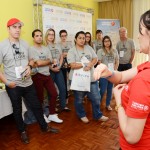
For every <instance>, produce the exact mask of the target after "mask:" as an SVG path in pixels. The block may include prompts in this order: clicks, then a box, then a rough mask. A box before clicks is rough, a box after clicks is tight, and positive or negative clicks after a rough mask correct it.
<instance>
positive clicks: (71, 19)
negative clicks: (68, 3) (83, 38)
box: [42, 4, 92, 42]
mask: <svg viewBox="0 0 150 150" xmlns="http://www.w3.org/2000/svg"><path fill="white" fill-rule="evenodd" d="M42 21H43V33H44V34H45V32H46V31H47V29H49V28H53V29H54V30H55V32H56V42H58V41H59V40H60V38H59V31H60V30H62V29H65V30H67V32H68V41H72V42H73V41H74V36H75V34H76V33H77V32H78V31H84V32H87V31H88V32H90V33H92V14H90V13H86V12H82V11H77V10H72V9H68V8H62V7H57V6H51V5H46V4H43V5H42Z"/></svg>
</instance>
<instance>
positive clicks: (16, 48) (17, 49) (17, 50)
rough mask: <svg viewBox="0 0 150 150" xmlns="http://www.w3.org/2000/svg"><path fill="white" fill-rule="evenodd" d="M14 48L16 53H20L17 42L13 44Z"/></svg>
mask: <svg viewBox="0 0 150 150" xmlns="http://www.w3.org/2000/svg"><path fill="white" fill-rule="evenodd" d="M12 48H13V49H15V53H16V54H19V53H20V52H19V48H18V47H17V46H16V44H13V45H12Z"/></svg>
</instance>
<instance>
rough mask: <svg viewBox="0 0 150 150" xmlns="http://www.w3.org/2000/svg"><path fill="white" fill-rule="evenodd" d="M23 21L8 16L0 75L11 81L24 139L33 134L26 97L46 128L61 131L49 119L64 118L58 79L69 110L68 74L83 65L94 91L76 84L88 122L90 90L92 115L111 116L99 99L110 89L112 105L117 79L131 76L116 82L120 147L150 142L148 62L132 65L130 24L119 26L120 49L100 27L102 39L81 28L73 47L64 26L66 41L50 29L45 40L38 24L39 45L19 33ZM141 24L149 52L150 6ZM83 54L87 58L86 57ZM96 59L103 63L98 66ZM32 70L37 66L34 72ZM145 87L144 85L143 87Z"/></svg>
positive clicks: (97, 117)
mask: <svg viewBox="0 0 150 150" xmlns="http://www.w3.org/2000/svg"><path fill="white" fill-rule="evenodd" d="M23 25H24V24H23V23H22V22H21V21H20V20H18V19H16V18H12V19H10V20H9V21H8V22H7V28H8V33H9V37H8V39H6V40H4V41H2V42H1V43H0V64H3V65H4V74H3V73H0V79H1V80H2V82H4V83H5V85H6V91H7V93H8V96H9V97H10V100H11V102H12V106H13V113H14V118H15V121H16V124H17V127H18V130H19V131H20V134H21V139H22V141H23V142H24V143H26V144H27V143H29V137H28V135H27V132H26V128H25V124H24V122H23V118H22V106H21V102H22V97H23V98H25V101H26V103H28V104H29V106H30V108H31V110H32V111H33V113H34V115H35V117H36V119H37V121H38V123H39V125H40V127H41V130H42V131H43V132H53V133H58V132H59V130H58V129H55V128H52V127H50V126H48V124H47V123H49V122H50V121H54V122H57V123H62V122H63V120H62V119H60V118H59V117H58V115H57V114H55V107H56V98H57V91H56V88H55V85H54V83H55V84H56V85H57V87H58V90H59V98H60V107H61V108H60V109H61V111H70V109H69V108H68V107H67V106H66V99H67V76H66V75H67V73H68V72H69V80H70V84H71V82H72V76H73V73H74V70H76V69H80V68H82V69H83V70H84V71H89V72H90V75H91V81H90V92H88V91H78V90H73V92H74V98H75V100H74V104H75V110H76V113H77V116H78V117H79V118H80V119H81V121H83V122H84V123H88V122H89V119H88V118H87V116H86V112H85V110H84V107H83V99H84V97H85V96H88V98H89V100H90V101H91V103H92V112H93V118H94V119H95V120H98V121H107V120H108V119H109V118H108V117H106V116H104V115H103V113H102V112H101V110H100V100H101V99H102V98H103V95H104V92H105V90H106V89H107V98H106V107H107V109H108V110H112V108H111V106H110V100H111V96H112V88H113V83H117V84H118V83H128V82H129V83H128V84H121V85H117V86H116V87H115V88H114V95H115V99H116V104H117V106H116V110H117V111H118V118H119V124H120V129H121V131H120V133H121V148H122V149H131V150H132V149H134V148H139V149H140V148H141V147H144V148H145V149H148V148H149V134H148V133H149V94H148V93H149V76H148V74H149V62H146V63H144V64H142V65H139V66H138V67H135V68H132V61H133V58H134V54H135V46H134V42H133V40H131V39H129V38H127V29H126V28H124V27H122V28H120V29H119V34H120V41H119V42H118V43H117V46H116V49H114V48H113V47H112V41H111V39H110V37H109V36H104V37H103V32H102V31H101V30H97V32H96V36H97V39H96V40H95V41H94V42H93V43H92V42H91V34H90V33H89V32H86V33H84V32H83V31H79V32H77V33H76V35H75V45H74V46H73V47H72V45H70V44H68V43H67V42H66V37H67V31H66V30H61V31H60V38H61V43H59V44H55V31H54V30H53V29H48V30H47V32H46V34H45V46H44V45H42V39H43V38H42V37H43V34H42V32H41V31H40V30H39V29H36V30H34V31H33V32H32V37H33V42H34V45H33V46H32V47H29V45H28V44H27V43H26V42H25V41H23V40H21V39H20V34H21V28H22V26H23ZM139 27H140V28H139V29H140V31H139V32H140V34H139V40H140V45H141V52H143V53H145V54H149V51H150V50H149V49H150V48H149V47H150V45H149V30H150V11H147V12H146V13H144V14H143V15H142V16H141V20H140V24H139ZM83 59H84V60H86V63H81V62H82V60H83ZM96 65H98V66H97V67H96V69H95V70H94V67H95V66H96ZM118 66H119V68H118ZM61 67H62V69H61ZM117 70H118V71H117ZM125 70H127V71H125ZM119 71H123V72H119ZM31 72H33V76H32V78H31V76H30V73H31ZM93 74H94V76H93ZM100 77H101V78H100ZM99 78H100V80H99ZM98 80H99V84H100V85H99V84H98ZM32 81H33V82H32ZM99 86H100V90H99ZM140 87H142V88H143V89H142V90H139V88H140ZM44 88H45V89H46V91H47V93H48V97H49V115H48V116H46V115H43V110H42V107H41V104H42V103H43V100H44ZM143 90H144V91H143ZM137 91H138V92H137ZM40 102H41V104H40ZM143 131H144V132H143ZM143 145H144V146H143ZM141 149H142V148H141Z"/></svg>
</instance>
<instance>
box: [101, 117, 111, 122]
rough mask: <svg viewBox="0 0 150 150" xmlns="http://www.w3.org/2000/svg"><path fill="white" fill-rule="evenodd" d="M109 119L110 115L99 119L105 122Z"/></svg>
mask: <svg viewBox="0 0 150 150" xmlns="http://www.w3.org/2000/svg"><path fill="white" fill-rule="evenodd" d="M108 119H109V118H108V117H105V116H102V117H101V118H99V119H98V120H99V121H103V122H105V121H107V120H108Z"/></svg>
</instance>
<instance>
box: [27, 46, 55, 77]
mask: <svg viewBox="0 0 150 150" xmlns="http://www.w3.org/2000/svg"><path fill="white" fill-rule="evenodd" d="M29 58H30V59H33V60H47V59H50V60H51V59H52V56H51V53H50V51H49V49H48V48H47V47H45V46H42V47H41V48H40V49H38V48H36V47H34V46H32V47H30V50H29ZM38 73H41V74H43V75H46V76H49V75H50V72H49V66H48V65H47V66H41V67H38Z"/></svg>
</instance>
